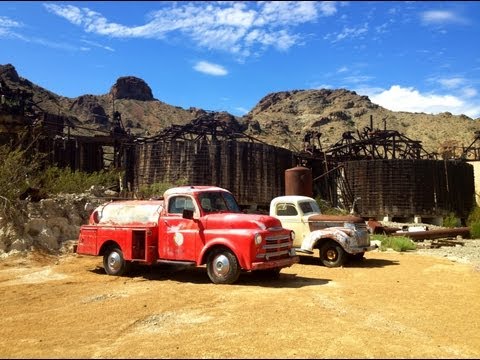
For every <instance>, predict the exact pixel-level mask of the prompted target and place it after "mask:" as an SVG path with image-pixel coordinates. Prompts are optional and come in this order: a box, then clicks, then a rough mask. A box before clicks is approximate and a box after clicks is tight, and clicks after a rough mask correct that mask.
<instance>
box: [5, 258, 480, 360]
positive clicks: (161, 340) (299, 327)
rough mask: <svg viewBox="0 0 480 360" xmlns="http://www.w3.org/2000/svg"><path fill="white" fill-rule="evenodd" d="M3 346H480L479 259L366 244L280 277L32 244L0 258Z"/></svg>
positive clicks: (50, 351)
mask: <svg viewBox="0 0 480 360" xmlns="http://www.w3.org/2000/svg"><path fill="white" fill-rule="evenodd" d="M0 293H1V296H0V316H1V319H2V325H1V326H0V339H1V340H0V357H2V358H176V359H178V358H479V357H480V331H479V329H480V267H479V266H478V264H477V265H475V264H472V263H461V262H457V261H452V260H450V259H447V258H441V257H438V256H431V255H428V254H427V255H425V254H420V253H419V252H417V251H414V252H407V253H398V252H394V251H383V252H382V251H378V250H376V251H373V252H369V253H367V254H366V255H365V259H364V260H363V261H360V262H355V263H350V264H348V265H346V266H344V267H341V268H333V269H331V268H326V267H323V266H320V265H318V263H317V259H315V258H314V257H311V256H302V257H301V262H300V263H299V264H295V265H293V266H292V267H290V268H286V269H283V270H282V272H281V275H280V278H279V279H276V280H272V279H266V278H263V277H261V276H258V275H256V274H252V273H244V274H242V275H241V276H240V279H239V281H238V282H237V283H236V284H233V285H215V284H213V283H211V282H210V280H209V278H208V276H207V273H206V269H205V268H204V267H199V268H181V267H173V266H164V265H161V266H160V265H159V266H154V267H150V266H137V267H135V268H134V269H133V271H132V273H130V274H129V275H127V276H124V277H115V276H108V275H106V274H105V273H104V271H103V268H102V259H101V258H99V257H89V256H83V255H77V254H75V253H66V254H63V255H60V256H58V255H51V254H45V253H41V252H32V253H29V254H28V255H23V256H20V255H16V256H9V257H7V258H3V259H1V260H0Z"/></svg>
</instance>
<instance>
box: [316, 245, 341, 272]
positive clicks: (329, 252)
mask: <svg viewBox="0 0 480 360" xmlns="http://www.w3.org/2000/svg"><path fill="white" fill-rule="evenodd" d="M345 260H346V254H345V250H343V248H342V247H341V246H340V245H339V244H337V243H336V242H335V241H327V242H326V243H325V244H323V245H322V247H321V248H320V261H321V262H322V264H323V265H325V266H326V267H329V268H333V267H339V266H342V265H343V264H344V263H345Z"/></svg>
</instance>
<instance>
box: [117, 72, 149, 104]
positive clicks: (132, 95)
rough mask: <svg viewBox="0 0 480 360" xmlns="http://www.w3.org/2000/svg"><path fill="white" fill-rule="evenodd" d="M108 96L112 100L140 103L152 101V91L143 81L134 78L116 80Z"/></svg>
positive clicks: (126, 77)
mask: <svg viewBox="0 0 480 360" xmlns="http://www.w3.org/2000/svg"><path fill="white" fill-rule="evenodd" d="M110 95H111V96H112V97H113V98H114V99H130V100H140V101H152V100H155V99H154V98H153V94H152V89H150V86H148V85H147V83H146V82H145V81H143V80H142V79H139V78H137V77H134V76H124V77H120V78H118V79H117V82H116V83H115V85H113V86H112V88H111V89H110Z"/></svg>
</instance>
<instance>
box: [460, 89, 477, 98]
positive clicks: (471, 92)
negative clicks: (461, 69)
mask: <svg viewBox="0 0 480 360" xmlns="http://www.w3.org/2000/svg"><path fill="white" fill-rule="evenodd" d="M462 93H463V96H465V97H466V98H472V97H475V96H477V94H478V92H477V90H476V89H474V88H472V87H466V88H463V89H462Z"/></svg>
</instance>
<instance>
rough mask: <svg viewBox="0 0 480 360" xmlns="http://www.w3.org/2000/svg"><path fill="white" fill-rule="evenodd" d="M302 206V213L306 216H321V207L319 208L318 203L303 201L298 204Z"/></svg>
mask: <svg viewBox="0 0 480 360" xmlns="http://www.w3.org/2000/svg"><path fill="white" fill-rule="evenodd" d="M298 205H299V206H300V209H302V212H303V214H304V215H307V214H310V213H314V214H319V213H320V207H319V206H318V204H317V202H316V201H301V202H299V203H298Z"/></svg>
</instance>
